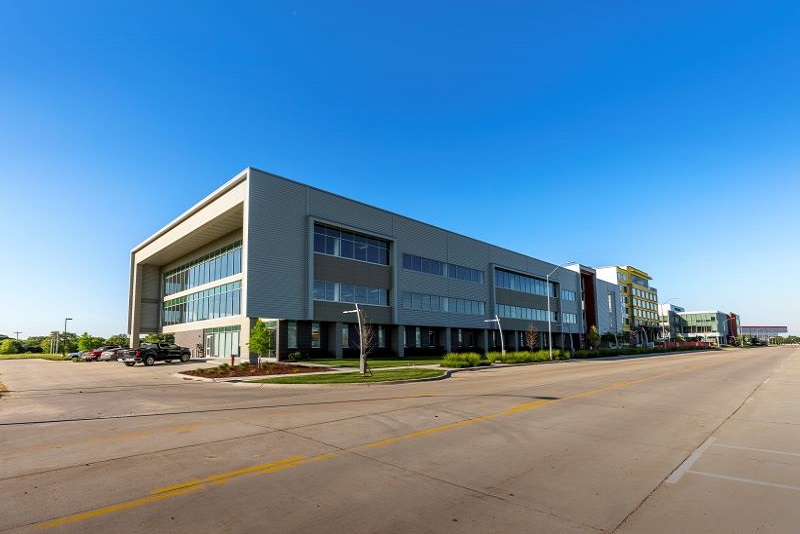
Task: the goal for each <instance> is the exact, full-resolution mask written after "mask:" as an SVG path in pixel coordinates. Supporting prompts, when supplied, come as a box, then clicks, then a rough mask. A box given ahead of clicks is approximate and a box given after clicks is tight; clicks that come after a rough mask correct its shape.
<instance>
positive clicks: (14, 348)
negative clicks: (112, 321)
mask: <svg viewBox="0 0 800 534" xmlns="http://www.w3.org/2000/svg"><path fill="white" fill-rule="evenodd" d="M174 341H175V336H174V335H172V334H148V335H147V336H145V337H144V338H142V339H141V340H140V342H142V343H157V342H168V343H173V342H174ZM104 345H117V346H120V347H127V346H129V345H130V337H129V336H128V334H115V335H113V336H110V337H99V336H93V335H90V334H89V333H88V332H84V333H83V334H80V335H78V334H77V333H75V332H66V333H65V332H56V331H53V332H50V335H49V336H30V337H28V338H25V339H15V338H10V337H8V336H6V335H3V334H0V354H26V353H32V354H37V353H50V352H56V353H59V352H86V351H89V350H94V349H96V348H98V347H102V346H104Z"/></svg>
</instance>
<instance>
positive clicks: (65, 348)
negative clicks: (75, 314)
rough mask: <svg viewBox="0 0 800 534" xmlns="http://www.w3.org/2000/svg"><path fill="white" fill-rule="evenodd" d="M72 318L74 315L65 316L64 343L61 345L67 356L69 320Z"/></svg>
mask: <svg viewBox="0 0 800 534" xmlns="http://www.w3.org/2000/svg"><path fill="white" fill-rule="evenodd" d="M71 320H72V317H64V340H63V344H62V345H61V351H62V354H63V355H64V356H65V357H66V356H67V321H71Z"/></svg>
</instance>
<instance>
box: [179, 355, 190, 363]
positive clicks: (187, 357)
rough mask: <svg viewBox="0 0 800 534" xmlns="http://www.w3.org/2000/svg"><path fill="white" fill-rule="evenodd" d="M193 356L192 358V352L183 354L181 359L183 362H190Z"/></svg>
mask: <svg viewBox="0 0 800 534" xmlns="http://www.w3.org/2000/svg"><path fill="white" fill-rule="evenodd" d="M191 358H192V356H191V355H190V354H181V361H182V362H183V363H186V362H188V361H189V360H190V359H191Z"/></svg>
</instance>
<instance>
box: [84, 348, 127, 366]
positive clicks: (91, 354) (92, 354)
mask: <svg viewBox="0 0 800 534" xmlns="http://www.w3.org/2000/svg"><path fill="white" fill-rule="evenodd" d="M118 348H119V345H102V346H100V347H97V348H96V349H92V350H90V351H86V352H85V353H84V355H83V359H84V360H86V361H87V362H88V361H93V360H97V359H98V358H99V357H100V355H101V354H103V351H106V350H110V349H118Z"/></svg>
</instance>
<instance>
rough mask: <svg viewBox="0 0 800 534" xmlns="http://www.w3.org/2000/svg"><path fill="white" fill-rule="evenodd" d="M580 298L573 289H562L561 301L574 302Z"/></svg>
mask: <svg viewBox="0 0 800 534" xmlns="http://www.w3.org/2000/svg"><path fill="white" fill-rule="evenodd" d="M577 298H578V294H577V293H576V292H574V291H572V290H571V289H562V290H561V300H569V301H574V300H575V299H577Z"/></svg>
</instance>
